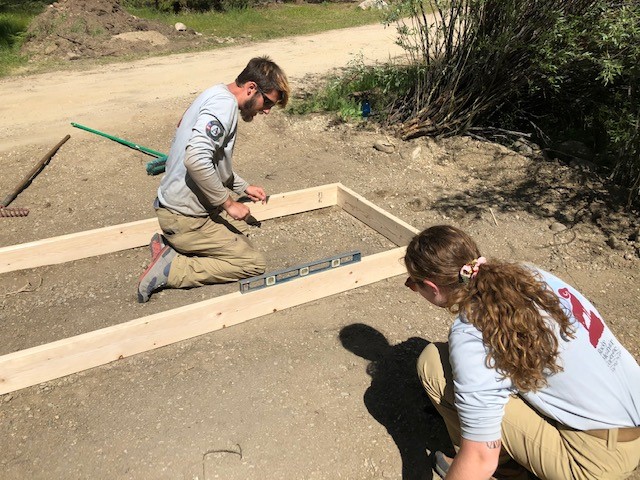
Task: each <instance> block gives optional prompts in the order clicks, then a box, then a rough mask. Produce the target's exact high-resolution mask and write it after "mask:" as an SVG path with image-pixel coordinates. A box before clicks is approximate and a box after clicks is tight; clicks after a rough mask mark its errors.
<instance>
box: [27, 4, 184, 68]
mask: <svg viewBox="0 0 640 480" xmlns="http://www.w3.org/2000/svg"><path fill="white" fill-rule="evenodd" d="M194 33H195V32H193V31H191V32H189V31H187V32H178V31H176V30H175V29H174V28H172V27H170V26H167V25H163V24H160V23H154V22H151V21H148V20H143V19H140V18H137V17H135V16H133V15H131V14H129V13H127V12H126V11H125V10H124V9H123V8H122V6H121V5H120V1H119V0H61V1H59V2H56V3H54V4H52V5H50V6H49V7H48V8H47V9H46V10H45V11H44V12H43V13H42V14H41V15H39V16H38V17H36V18H35V19H34V20H33V22H32V23H31V25H30V26H29V29H28V31H27V38H28V40H27V41H26V42H25V44H24V45H23V47H22V53H23V54H27V55H29V57H30V59H32V60H35V61H37V60H42V59H43V57H48V58H51V57H53V58H57V59H66V60H78V59H83V58H100V57H108V56H125V55H140V54H145V53H148V52H152V51H153V52H156V53H157V52H170V51H173V49H175V48H176V47H179V46H180V45H182V44H183V43H185V41H186V42H188V41H189V40H190V39H189V38H188V37H191V39H192V38H193V37H195V35H194Z"/></svg>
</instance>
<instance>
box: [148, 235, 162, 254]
mask: <svg viewBox="0 0 640 480" xmlns="http://www.w3.org/2000/svg"><path fill="white" fill-rule="evenodd" d="M165 245H166V242H165V241H164V237H163V236H162V235H160V234H159V233H157V232H156V233H154V234H153V237H151V241H150V242H149V251H150V252H151V259H154V258H156V256H157V255H158V254H159V253H160V251H161V250H162V249H163V248H164V247H165Z"/></svg>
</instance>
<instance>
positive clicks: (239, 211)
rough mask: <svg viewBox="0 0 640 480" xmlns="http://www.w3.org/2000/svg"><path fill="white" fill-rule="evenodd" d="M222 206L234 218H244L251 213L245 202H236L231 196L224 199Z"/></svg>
mask: <svg viewBox="0 0 640 480" xmlns="http://www.w3.org/2000/svg"><path fill="white" fill-rule="evenodd" d="M222 208H224V209H225V211H226V212H227V213H228V214H229V216H230V217H231V218H233V219H234V220H244V219H245V218H247V217H248V216H249V215H250V214H251V211H250V210H249V207H247V205H246V204H244V203H240V202H236V201H234V200H232V199H231V197H229V198H227V199H226V200H225V202H224V203H223V204H222Z"/></svg>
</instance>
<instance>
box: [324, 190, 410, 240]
mask: <svg viewBox="0 0 640 480" xmlns="http://www.w3.org/2000/svg"><path fill="white" fill-rule="evenodd" d="M337 204H338V205H339V206H340V207H341V208H342V209H343V210H344V211H345V212H346V213H349V214H350V215H352V216H353V217H355V218H357V219H358V220H360V221H361V222H362V223H364V224H366V225H368V226H369V227H371V228H373V229H374V230H375V231H377V232H378V233H379V234H381V235H383V236H384V237H386V238H387V239H388V240H390V241H392V242H393V243H395V244H396V245H398V246H406V245H408V244H409V242H410V241H411V239H412V238H413V237H414V236H415V235H416V234H417V233H419V230H418V229H416V228H414V227H412V226H411V225H409V224H408V223H406V222H404V221H402V220H400V219H399V218H398V217H396V216H394V215H391V214H390V213H389V212H386V211H385V210H383V209H382V208H380V207H378V206H376V205H375V204H373V203H371V202H370V201H369V200H367V199H366V198H364V197H363V196H361V195H359V194H357V193H356V192H354V191H353V190H351V189H349V188H347V187H345V186H344V185H339V186H338V199H337Z"/></svg>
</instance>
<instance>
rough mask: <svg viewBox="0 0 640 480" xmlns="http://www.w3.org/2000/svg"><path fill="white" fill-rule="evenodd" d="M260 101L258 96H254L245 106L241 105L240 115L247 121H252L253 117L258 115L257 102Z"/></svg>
mask: <svg viewBox="0 0 640 480" xmlns="http://www.w3.org/2000/svg"><path fill="white" fill-rule="evenodd" d="M257 103H258V101H257V99H256V96H255V95H254V96H252V97H251V98H250V99H249V100H247V103H245V104H244V107H240V116H241V117H242V120H244V121H245V122H252V121H253V117H255V116H256V114H257V113H258V111H257V110H256V108H255V107H256V104H257Z"/></svg>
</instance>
